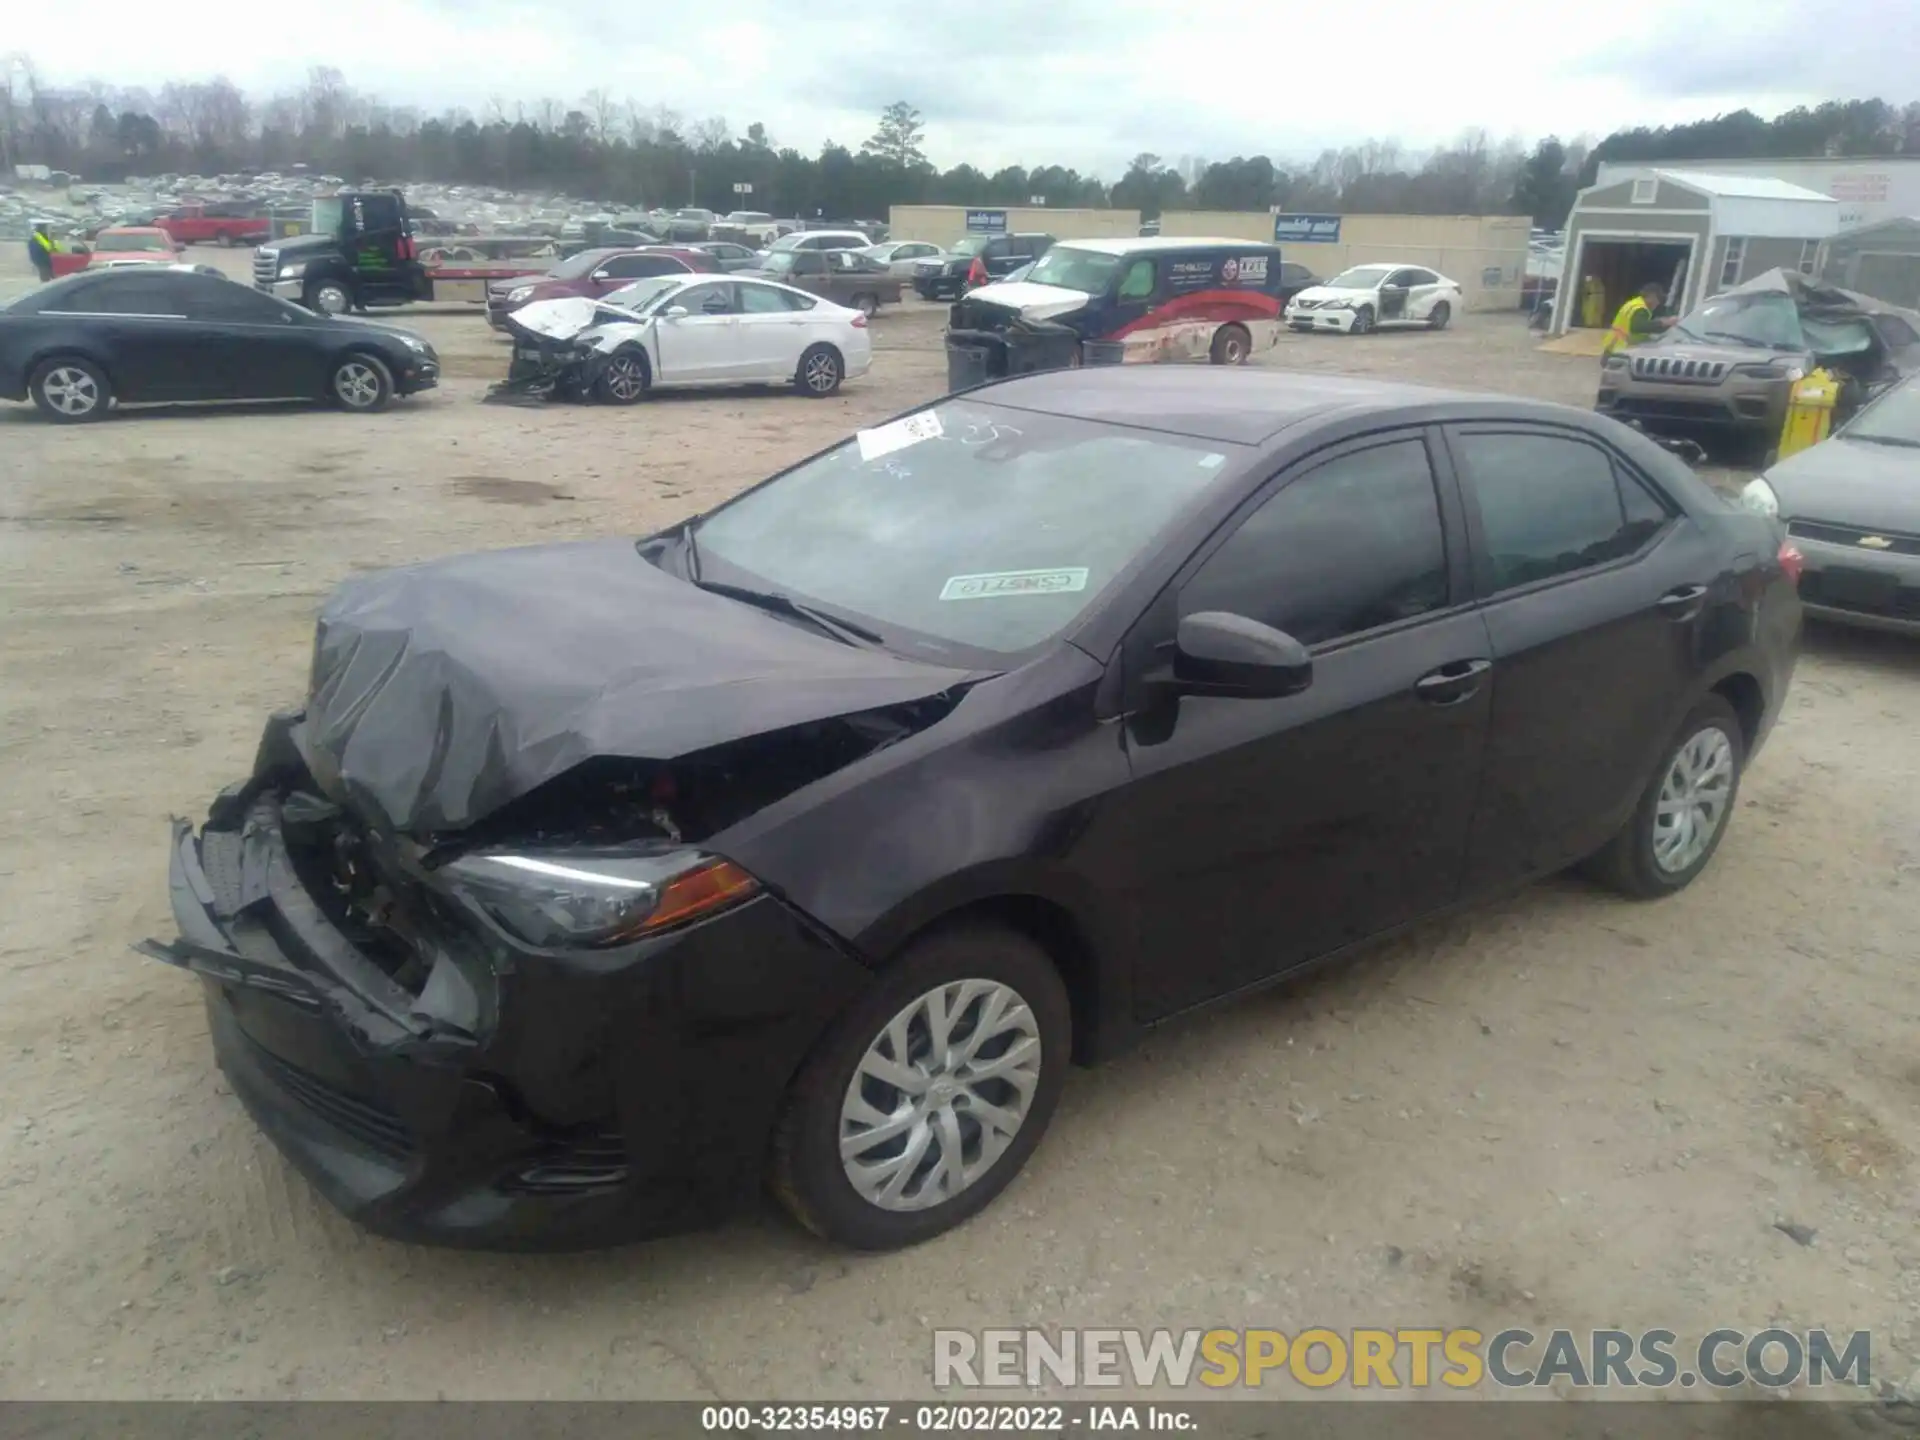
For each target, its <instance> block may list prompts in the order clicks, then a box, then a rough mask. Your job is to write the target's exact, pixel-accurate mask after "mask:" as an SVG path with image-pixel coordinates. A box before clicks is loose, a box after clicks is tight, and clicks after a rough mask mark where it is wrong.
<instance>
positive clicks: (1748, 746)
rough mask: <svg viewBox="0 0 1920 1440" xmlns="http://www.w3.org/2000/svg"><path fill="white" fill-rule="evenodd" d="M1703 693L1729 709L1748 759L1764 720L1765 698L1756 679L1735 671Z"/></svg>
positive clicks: (1748, 674) (1743, 671) (1740, 671)
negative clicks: (1735, 721) (1721, 700)
mask: <svg viewBox="0 0 1920 1440" xmlns="http://www.w3.org/2000/svg"><path fill="white" fill-rule="evenodd" d="M1707 693H1708V694H1709V695H1718V696H1719V697H1720V698H1721V699H1723V700H1725V701H1726V702H1727V703H1728V704H1729V705H1731V706H1732V707H1733V713H1734V715H1735V716H1736V717H1737V718H1738V719H1739V721H1740V739H1741V742H1742V749H1743V750H1744V751H1745V753H1747V754H1749V755H1751V754H1752V753H1753V749H1754V745H1755V744H1756V743H1757V741H1758V739H1759V736H1760V733H1761V726H1762V724H1763V723H1764V722H1765V720H1766V718H1767V695H1766V691H1765V690H1763V689H1762V688H1761V686H1760V681H1759V680H1758V678H1756V677H1755V676H1754V675H1752V674H1751V673H1749V672H1748V671H1745V670H1735V671H1733V672H1732V673H1730V674H1728V675H1725V676H1723V677H1721V679H1720V680H1719V681H1718V682H1716V683H1715V684H1714V685H1713V686H1711V687H1710V688H1709V689H1708V691H1707Z"/></svg>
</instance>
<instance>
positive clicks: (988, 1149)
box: [840, 979, 1042, 1211]
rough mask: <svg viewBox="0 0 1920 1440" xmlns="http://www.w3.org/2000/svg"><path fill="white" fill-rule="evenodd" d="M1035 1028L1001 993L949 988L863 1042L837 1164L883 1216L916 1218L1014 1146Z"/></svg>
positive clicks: (1034, 1056)
mask: <svg viewBox="0 0 1920 1440" xmlns="http://www.w3.org/2000/svg"><path fill="white" fill-rule="evenodd" d="M1041 1062H1042V1055H1041V1046H1040V1025H1039V1022H1038V1021H1037V1020H1036V1019H1035V1017H1034V1013H1033V1011H1032V1009H1031V1008H1030V1007H1029V1006H1028V1004H1027V1002H1026V1001H1025V1000H1024V999H1023V998H1021V996H1020V994H1019V992H1018V991H1016V990H1015V989H1014V988H1013V987H1012V986H1010V985H1006V984H1003V983H1001V982H999V981H995V980H978V979H974V980H955V981H950V982H948V983H947V984H944V985H939V986H936V987H935V988H934V989H932V990H929V991H927V992H926V993H925V994H924V995H922V996H920V997H919V998H918V999H917V1000H914V1001H913V1002H912V1003H910V1004H909V1005H907V1006H906V1007H905V1008H904V1009H902V1010H901V1011H900V1012H899V1013H898V1014H897V1015H895V1016H894V1017H893V1019H892V1020H890V1021H888V1022H887V1025H886V1027H885V1028H884V1029H883V1030H882V1031H881V1032H880V1033H879V1034H878V1035H877V1036H875V1037H874V1040H873V1043H872V1044H871V1045H869V1046H868V1047H867V1051H866V1054H865V1055H864V1056H862V1057H861V1060H860V1063H859V1065H858V1066H857V1067H855V1069H854V1073H853V1079H852V1080H851V1082H849V1084H848V1085H847V1093H846V1098H845V1099H844V1100H843V1101H842V1103H841V1106H840V1163H841V1166H842V1168H843V1169H844V1171H845V1173H846V1177H847V1181H848V1183H849V1184H851V1185H852V1187H853V1189H854V1193H855V1194H857V1195H859V1196H860V1197H861V1199H863V1200H865V1201H866V1202H867V1203H868V1204H870V1205H874V1206H876V1207H878V1208H879V1209H882V1210H892V1211H913V1210H927V1209H931V1208H932V1207H934V1206H936V1205H940V1204H944V1203H945V1202H946V1201H948V1200H951V1199H953V1198H954V1197H955V1196H956V1195H959V1194H960V1193H961V1192H962V1191H964V1190H966V1189H968V1188H969V1187H970V1186H972V1185H974V1184H975V1183H977V1182H978V1181H979V1180H980V1179H981V1178H982V1177H983V1176H984V1175H986V1174H987V1172H988V1171H990V1170H991V1169H992V1168H993V1167H994V1165H995V1163H996V1162H997V1161H998V1160H999V1159H1000V1157H1001V1156H1002V1155H1004V1154H1005V1153H1006V1152H1007V1149H1008V1147H1009V1146H1011V1145H1012V1144H1013V1141H1014V1137H1015V1136H1016V1135H1018V1134H1019V1133H1020V1127H1021V1126H1022V1125H1023V1124H1024V1123H1025V1122H1026V1119H1027V1115H1028V1111H1029V1109H1030V1107H1031V1106H1032V1103H1033V1099H1034V1093H1035V1090H1036V1089H1037V1087H1038V1085H1039V1083H1040V1066H1041Z"/></svg>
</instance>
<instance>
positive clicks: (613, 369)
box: [607, 355, 647, 402]
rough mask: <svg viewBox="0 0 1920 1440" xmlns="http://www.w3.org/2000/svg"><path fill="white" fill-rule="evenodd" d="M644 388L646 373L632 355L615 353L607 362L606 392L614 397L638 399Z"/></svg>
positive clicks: (620, 399) (625, 399) (645, 386)
mask: <svg viewBox="0 0 1920 1440" xmlns="http://www.w3.org/2000/svg"><path fill="white" fill-rule="evenodd" d="M646 388H647V377H646V374H645V372H644V371H642V370H641V368H640V362H639V361H638V360H636V359H634V357H633V356H631V355H616V356H614V357H613V358H612V359H611V360H609V361H608V362H607V393H608V394H609V395H611V396H613V398H614V399H616V400H619V401H623V402H624V401H628V400H638V399H639V398H640V396H641V394H642V393H643V392H644V391H645V390H646Z"/></svg>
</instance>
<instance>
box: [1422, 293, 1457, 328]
mask: <svg viewBox="0 0 1920 1440" xmlns="http://www.w3.org/2000/svg"><path fill="white" fill-rule="evenodd" d="M1452 318H1453V307H1452V306H1451V305H1449V304H1447V302H1446V301H1444V300H1442V301H1441V302H1440V303H1439V304H1437V305H1435V306H1434V307H1433V309H1431V310H1429V311H1428V312H1427V328H1428V329H1429V330H1444V329H1446V328H1447V321H1449V320H1451V319H1452Z"/></svg>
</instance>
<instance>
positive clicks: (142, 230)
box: [100, 225, 167, 235]
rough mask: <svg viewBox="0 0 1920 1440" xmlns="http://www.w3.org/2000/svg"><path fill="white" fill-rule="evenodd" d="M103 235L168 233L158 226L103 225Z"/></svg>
mask: <svg viewBox="0 0 1920 1440" xmlns="http://www.w3.org/2000/svg"><path fill="white" fill-rule="evenodd" d="M100 233H101V234H102V235H164V234H166V233H167V232H166V231H165V230H162V229H161V228H160V227H159V226H158V225H103V226H101V227H100Z"/></svg>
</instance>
